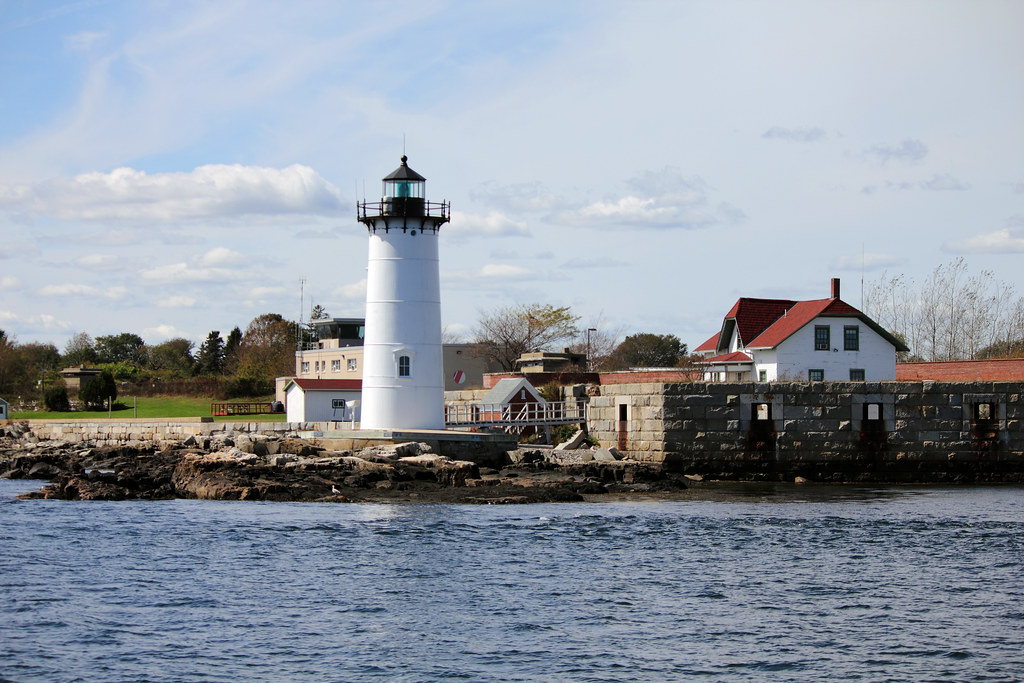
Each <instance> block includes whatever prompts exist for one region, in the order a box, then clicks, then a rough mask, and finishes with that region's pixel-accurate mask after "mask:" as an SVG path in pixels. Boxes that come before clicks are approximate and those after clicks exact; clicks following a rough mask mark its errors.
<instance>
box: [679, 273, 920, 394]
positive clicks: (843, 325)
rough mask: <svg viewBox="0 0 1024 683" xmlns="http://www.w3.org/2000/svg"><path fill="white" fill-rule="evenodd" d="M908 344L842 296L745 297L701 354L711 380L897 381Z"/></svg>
mask: <svg viewBox="0 0 1024 683" xmlns="http://www.w3.org/2000/svg"><path fill="white" fill-rule="evenodd" d="M907 350H908V349H907V346H906V345H905V344H904V343H903V342H901V341H900V340H899V339H897V338H896V337H894V336H893V335H892V334H890V333H889V332H887V331H885V330H884V329H883V328H882V327H881V326H880V325H879V324H878V323H876V322H875V321H874V320H872V319H871V318H869V317H868V316H866V315H865V314H864V313H862V312H860V311H859V310H857V309H856V308H854V307H853V306H851V305H850V304H848V303H846V302H845V301H843V300H842V299H840V298H839V278H833V279H832V296H831V297H829V298H828V299H815V300H813V301H790V300H788V299H752V298H747V297H743V298H741V299H739V300H738V301H737V302H736V303H735V304H734V305H733V307H732V309H730V310H729V312H728V313H727V314H726V315H725V320H724V322H723V323H722V329H721V330H720V331H719V332H718V334H716V335H715V336H713V337H711V339H708V340H707V341H706V342H704V343H703V344H701V345H700V346H698V347H697V348H696V349H695V350H694V352H695V353H697V354H700V355H702V356H704V360H703V361H701V362H702V363H704V364H705V365H706V366H707V370H705V373H704V377H705V379H707V380H708V381H733V382H734V381H740V382H771V381H773V380H780V379H781V380H791V381H799V380H807V381H846V382H849V381H865V380H866V381H877V380H884V379H895V378H896V352H897V351H907Z"/></svg>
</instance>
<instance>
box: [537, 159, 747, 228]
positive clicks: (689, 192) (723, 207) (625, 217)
mask: <svg viewBox="0 0 1024 683" xmlns="http://www.w3.org/2000/svg"><path fill="white" fill-rule="evenodd" d="M628 185H629V186H630V188H631V189H632V190H633V193H632V194H628V195H625V196H622V197H618V198H613V199H608V200H604V201H598V202H594V203H592V204H589V205H587V206H583V207H581V208H577V209H575V210H567V211H562V212H559V213H556V214H555V215H554V216H552V217H551V220H552V221H554V222H556V223H562V224H565V225H574V226H580V227H595V228H621V227H627V228H663V229H675V228H679V229H684V230H689V229H696V228H702V227H706V226H709V225H717V224H722V223H725V224H731V223H736V222H738V221H740V220H741V219H742V218H743V213H742V212H741V211H739V210H738V209H736V208H735V207H733V206H731V205H729V204H727V203H724V202H719V203H717V204H712V202H711V200H710V197H709V194H710V189H709V188H708V186H707V184H706V183H705V182H704V181H703V180H702V179H701V178H699V177H691V178H687V177H684V176H683V175H682V173H680V171H679V169H677V168H673V167H666V168H664V169H662V170H661V171H657V172H655V171H647V172H645V173H643V174H641V175H639V176H637V177H636V178H633V179H632V180H630V181H629V182H628Z"/></svg>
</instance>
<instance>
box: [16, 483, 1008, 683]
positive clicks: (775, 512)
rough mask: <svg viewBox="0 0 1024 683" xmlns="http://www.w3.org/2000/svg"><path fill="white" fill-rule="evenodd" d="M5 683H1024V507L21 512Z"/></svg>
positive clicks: (84, 508)
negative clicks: (455, 682)
mask: <svg viewBox="0 0 1024 683" xmlns="http://www.w3.org/2000/svg"><path fill="white" fill-rule="evenodd" d="M37 486H38V484H37V483H32V482H24V481H21V482H18V481H15V482H11V481H0V680H4V681H237V680H252V681H292V680H302V681H368V680H388V681H392V680H395V681H436V680H466V681H557V680H578V681H657V680H691V679H703V680H711V681H718V680H721V681H765V680H778V681H789V680H799V681H840V680H848V681H883V680H884V681H926V680H928V681H1017V680H1021V679H1024V489H1021V488H1018V487H994V488H875V489H855V488H802V487H795V486H786V487H782V486H780V487H771V486H763V487H733V488H727V489H724V490H718V489H716V491H718V492H717V493H714V494H713V495H712V494H699V495H688V496H686V497H683V498H682V499H679V500H657V501H628V500H624V501H617V502H600V503H583V504H557V505H554V504H553V505H533V506H495V507H480V506H457V505H456V506H453V505H333V504H298V503H296V504H292V503H255V502H245V503H234V502H208V501H181V500H179V501H162V502H116V503H106V502H59V501H16V500H14V495H15V494H16V493H18V492H21V491H24V490H31V489H34V488H36V487H37Z"/></svg>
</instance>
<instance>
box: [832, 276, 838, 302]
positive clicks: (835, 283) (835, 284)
mask: <svg viewBox="0 0 1024 683" xmlns="http://www.w3.org/2000/svg"><path fill="white" fill-rule="evenodd" d="M832 298H833V299H838V298H839V278H837V277H834V278H832Z"/></svg>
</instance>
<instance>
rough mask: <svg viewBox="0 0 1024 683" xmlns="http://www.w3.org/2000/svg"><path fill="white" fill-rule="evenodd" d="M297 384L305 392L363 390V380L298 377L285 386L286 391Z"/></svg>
mask: <svg viewBox="0 0 1024 683" xmlns="http://www.w3.org/2000/svg"><path fill="white" fill-rule="evenodd" d="M292 384H296V385H298V386H299V388H301V389H303V390H305V391H359V390H361V389H362V388H363V381H362V380H361V379H309V378H305V377H296V378H295V379H293V380H292V381H290V382H288V384H286V385H285V390H287V389H288V387H290V386H291V385H292Z"/></svg>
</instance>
